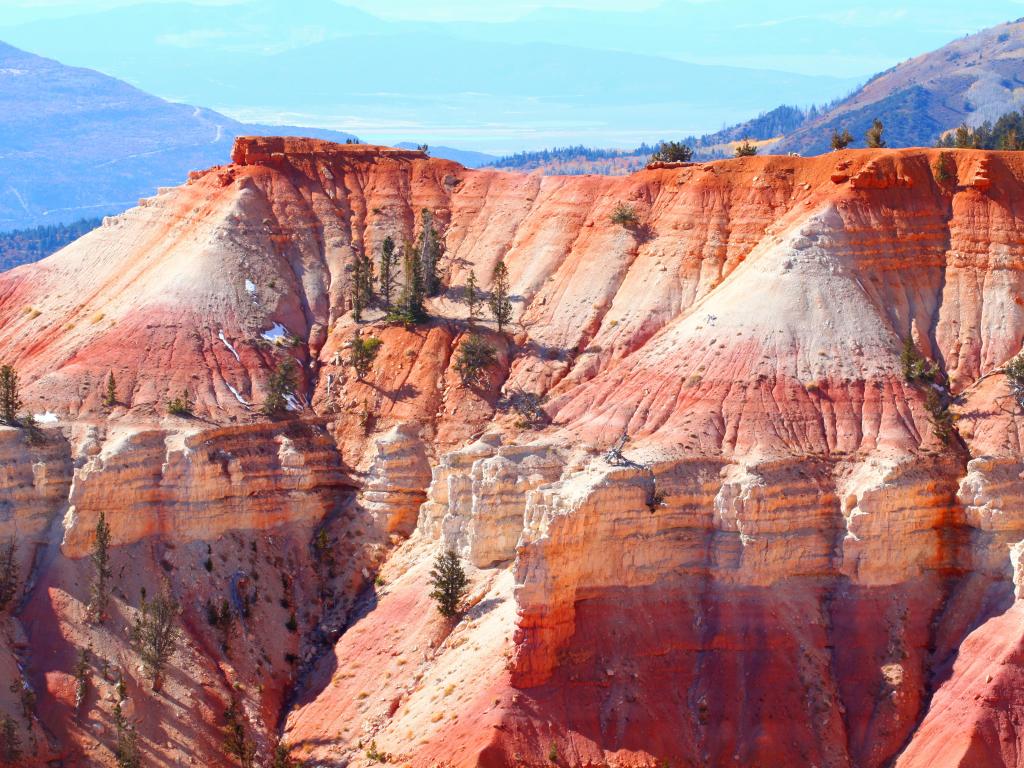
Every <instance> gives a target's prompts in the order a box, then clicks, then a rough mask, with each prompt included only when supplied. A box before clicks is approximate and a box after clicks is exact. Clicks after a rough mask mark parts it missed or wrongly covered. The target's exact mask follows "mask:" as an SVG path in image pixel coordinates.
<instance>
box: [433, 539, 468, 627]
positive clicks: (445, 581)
mask: <svg viewBox="0 0 1024 768" xmlns="http://www.w3.org/2000/svg"><path fill="white" fill-rule="evenodd" d="M430 586H431V592H430V596H431V597H432V598H433V599H434V600H435V601H436V602H437V610H438V611H439V612H440V613H441V615H442V616H444V617H445V618H446V619H450V618H452V617H453V616H456V615H457V614H458V612H459V606H460V605H461V603H462V599H463V597H464V596H465V594H466V589H467V587H468V586H469V579H468V578H467V577H466V572H465V570H463V568H462V563H461V562H460V560H459V556H458V554H456V552H455V550H454V549H449V550H447V551H446V552H443V553H441V554H440V555H438V556H437V560H436V561H434V567H433V569H432V570H431V571H430Z"/></svg>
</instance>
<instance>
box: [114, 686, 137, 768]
mask: <svg viewBox="0 0 1024 768" xmlns="http://www.w3.org/2000/svg"><path fill="white" fill-rule="evenodd" d="M117 694H118V697H117V701H115V702H114V730H115V733H116V738H117V740H116V742H115V743H114V759H115V760H116V761H117V768H140V766H141V765H142V758H141V757H140V755H139V738H138V734H137V733H136V732H135V725H134V724H132V723H130V722H128V720H127V718H125V716H124V712H123V711H122V708H121V704H122V702H124V700H125V698H126V696H125V688H124V678H123V677H122V678H121V680H120V681H119V682H118V685H117Z"/></svg>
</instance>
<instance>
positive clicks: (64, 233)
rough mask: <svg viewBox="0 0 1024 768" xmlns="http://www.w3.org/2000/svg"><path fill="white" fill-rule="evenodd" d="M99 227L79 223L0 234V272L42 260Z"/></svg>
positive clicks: (86, 221) (96, 221)
mask: <svg viewBox="0 0 1024 768" xmlns="http://www.w3.org/2000/svg"><path fill="white" fill-rule="evenodd" d="M100 224H101V220H100V219H80V220H79V221H74V222H72V223H70V224H47V225H44V226H39V227H32V228H31V229H18V230H14V231H11V232H3V233H0V272H3V271H5V270H8V269H13V268H14V267H16V266H18V265H19V264H30V263H31V262H33V261H39V260H40V259H45V258H46V257H47V256H49V255H50V254H51V253H56V252H57V251H59V250H60V249H61V248H63V247H64V246H65V245H67V244H68V243H71V242H74V241H75V240H77V239H78V238H80V237H81V236H82V235H84V234H86V233H88V232H90V231H91V230H93V229H95V228H96V227H98V226H99V225H100Z"/></svg>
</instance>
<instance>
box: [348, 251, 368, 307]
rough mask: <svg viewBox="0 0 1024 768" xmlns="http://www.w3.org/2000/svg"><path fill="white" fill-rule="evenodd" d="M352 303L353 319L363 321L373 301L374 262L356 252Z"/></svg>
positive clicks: (350, 292) (351, 286)
mask: <svg viewBox="0 0 1024 768" xmlns="http://www.w3.org/2000/svg"><path fill="white" fill-rule="evenodd" d="M349 294H350V296H351V301H352V319H353V320H355V321H356V322H357V323H361V322H362V321H363V310H364V309H366V308H367V307H368V306H370V303H371V302H372V301H373V261H371V260H370V258H369V257H368V256H367V255H366V254H365V253H361V252H356V254H355V255H354V256H353V257H352V282H351V285H350V286H349Z"/></svg>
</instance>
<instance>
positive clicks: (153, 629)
mask: <svg viewBox="0 0 1024 768" xmlns="http://www.w3.org/2000/svg"><path fill="white" fill-rule="evenodd" d="M180 610H181V609H180V607H179V606H178V603H177V601H176V600H175V599H174V598H173V597H171V596H170V595H169V594H167V593H161V594H160V595H157V596H156V597H155V598H153V599H152V600H146V598H145V597H143V598H142V604H141V606H140V607H139V615H138V617H136V619H135V624H134V625H133V626H132V645H134V646H135V648H136V649H137V650H138V653H139V656H141V657H142V666H143V669H145V670H146V674H147V675H149V678H150V680H151V682H152V684H153V690H154V691H159V690H160V686H161V684H162V683H163V673H164V669H165V668H166V667H167V662H169V661H170V660H171V656H173V655H174V650H175V648H176V647H177V644H178V635H179V632H178V628H177V627H176V626H175V625H174V622H175V621H176V620H177V618H178V614H179V613H180Z"/></svg>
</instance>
